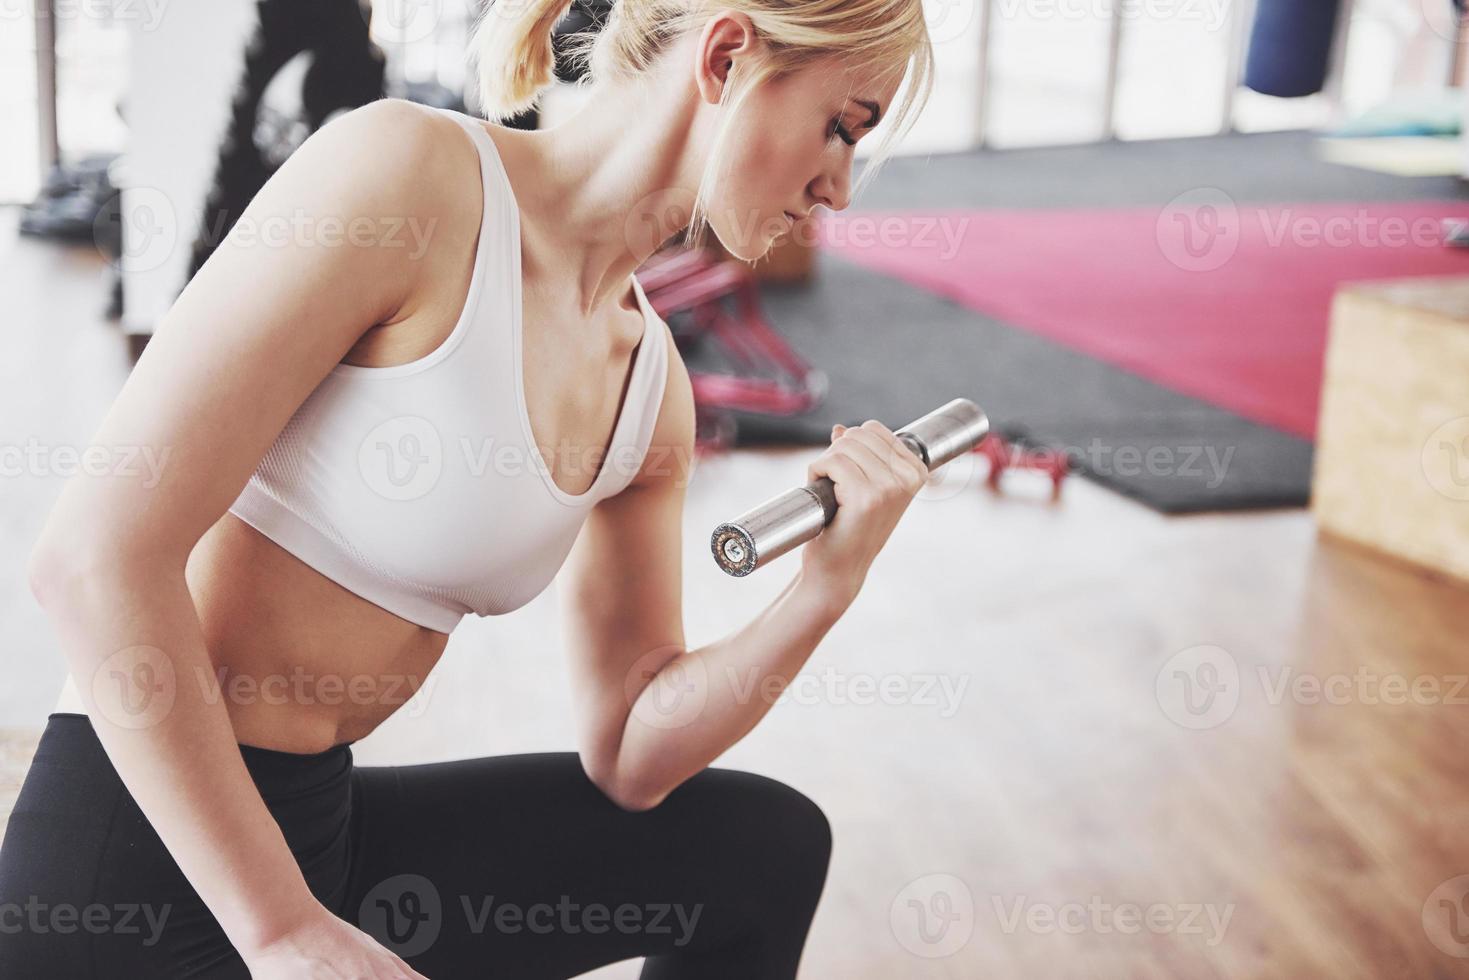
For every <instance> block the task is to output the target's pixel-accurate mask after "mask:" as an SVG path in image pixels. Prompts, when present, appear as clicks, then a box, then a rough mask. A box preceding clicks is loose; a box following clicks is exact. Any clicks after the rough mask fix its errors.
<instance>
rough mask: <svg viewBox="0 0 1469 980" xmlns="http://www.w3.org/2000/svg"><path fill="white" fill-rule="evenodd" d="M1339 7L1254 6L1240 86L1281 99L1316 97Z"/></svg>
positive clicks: (1262, 2)
mask: <svg viewBox="0 0 1469 980" xmlns="http://www.w3.org/2000/svg"><path fill="white" fill-rule="evenodd" d="M1340 7H1341V4H1340V0H1259V3H1258V4H1257V5H1256V7H1255V23H1254V24H1253V25H1252V27H1251V29H1250V48H1249V54H1248V56H1247V57H1246V59H1245V77H1244V83H1245V86H1246V87H1247V88H1251V89H1254V90H1255V91H1256V92H1259V93H1261V94H1262V95H1275V96H1279V97H1281V98H1286V99H1291V98H1298V97H1300V96H1303V95H1314V94H1315V93H1317V92H1319V91H1321V87H1322V86H1323V85H1324V84H1325V83H1326V74H1327V72H1328V70H1329V69H1330V67H1331V66H1330V61H1331V39H1332V36H1333V35H1334V33H1335V31H1336V18H1337V15H1338V11H1339V10H1340Z"/></svg>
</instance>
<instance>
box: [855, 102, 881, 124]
mask: <svg viewBox="0 0 1469 980" xmlns="http://www.w3.org/2000/svg"><path fill="white" fill-rule="evenodd" d="M847 101H848V102H855V103H857V104H858V105H860V106H861V107H862V108H864V109H866V110H867V111H868V112H869V113H871V115H870V116H869V117H868V119H867V121H866V122H865V123H863V124H862V128H864V129H871V128H873V127H874V126H876V125H877V121H878V120H879V119H881V118H882V110H881V109H880V108H878V105H877V103H876V102H874V101H872V100H871V99H848V100H847Z"/></svg>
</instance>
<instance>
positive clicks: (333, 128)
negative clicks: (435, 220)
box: [295, 98, 478, 214]
mask: <svg viewBox="0 0 1469 980" xmlns="http://www.w3.org/2000/svg"><path fill="white" fill-rule="evenodd" d="M308 147H309V148H310V149H311V153H310V157H311V158H312V159H313V160H315V161H316V162H317V163H319V164H320V165H330V166H332V168H333V170H334V171H335V172H334V173H333V174H332V178H331V179H332V180H333V181H334V182H340V181H344V180H346V181H356V182H360V183H363V184H367V185H370V186H372V187H374V188H376V190H377V192H378V194H377V196H378V197H379V199H380V200H381V202H382V203H383V204H384V205H390V206H397V207H400V208H402V209H404V211H403V213H406V214H422V213H424V212H433V211H436V210H438V207H436V206H442V207H445V208H448V207H451V206H454V205H456V204H458V203H460V202H457V201H454V200H452V199H451V198H452V196H453V195H454V193H462V192H463V187H464V181H462V180H457V181H456V180H454V179H453V178H455V177H461V178H462V176H463V172H464V168H465V166H466V161H474V163H473V166H474V168H475V169H476V170H478V162H477V156H478V151H477V149H476V148H475V146H474V144H473V141H472V140H471V139H470V137H469V134H468V133H466V132H465V131H464V128H463V127H462V126H460V125H459V123H457V122H455V121H454V120H453V119H450V118H448V117H447V116H446V115H445V114H444V113H442V112H440V111H438V110H437V109H434V108H432V107H430V106H425V105H419V104H418V103H416V102H410V101H408V100H406V99H399V98H383V99H377V100H374V101H372V102H368V103H366V104H365V105H361V106H357V107H356V108H354V109H350V110H348V111H347V112H344V113H342V114H341V115H339V116H335V117H333V118H332V119H331V120H330V121H329V122H327V123H326V125H324V126H322V127H321V128H320V129H319V130H317V131H316V132H315V133H313V134H312V135H311V137H310V138H309V139H308V140H307V141H306V142H305V143H303V144H302V146H301V148H300V149H299V150H297V152H296V154H295V155H296V156H300V155H302V153H303V152H304V151H307V149H308Z"/></svg>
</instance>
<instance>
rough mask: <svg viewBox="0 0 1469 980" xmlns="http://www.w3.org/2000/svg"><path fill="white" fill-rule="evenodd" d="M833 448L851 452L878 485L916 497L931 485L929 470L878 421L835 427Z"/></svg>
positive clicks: (870, 420)
mask: <svg viewBox="0 0 1469 980" xmlns="http://www.w3.org/2000/svg"><path fill="white" fill-rule="evenodd" d="M843 437H845V439H844V438H843ZM832 448H833V449H834V450H836V451H838V452H842V451H850V453H851V455H852V456H853V457H854V458H855V459H856V460H857V462H858V464H859V465H860V466H861V467H862V470H863V472H864V473H866V474H867V477H868V479H870V480H871V481H872V482H874V483H876V484H879V485H890V486H893V487H896V488H899V489H901V490H903V491H904V492H906V493H908V494H909V495H912V494H914V493H917V492H918V491H919V490H920V489H922V488H923V486H924V484H926V483H927V482H928V477H929V472H928V467H926V466H924V465H923V461H922V460H921V459H919V458H918V455H917V454H916V453H914V452H913V450H912V449H910V448H908V446H906V445H905V444H904V443H903V442H902V440H900V439H899V438H898V437H897V435H895V434H894V433H893V431H892V430H891V429H889V428H888V427H887V426H885V425H883V424H882V423H881V422H879V421H877V420H876V419H868V420H867V421H866V422H864V423H862V425H861V426H858V427H856V428H848V427H846V426H842V425H838V426H836V427H834V429H833V440H832Z"/></svg>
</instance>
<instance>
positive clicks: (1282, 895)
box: [0, 226, 1469, 980]
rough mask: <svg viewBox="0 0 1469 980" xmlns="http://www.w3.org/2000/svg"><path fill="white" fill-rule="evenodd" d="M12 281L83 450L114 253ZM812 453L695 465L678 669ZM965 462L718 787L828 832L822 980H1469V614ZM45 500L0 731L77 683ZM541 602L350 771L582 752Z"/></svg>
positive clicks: (27, 417)
mask: <svg viewBox="0 0 1469 980" xmlns="http://www.w3.org/2000/svg"><path fill="white" fill-rule="evenodd" d="M7 227H8V226H0V230H3V229H4V228H7ZM6 251H8V253H9V254H8V256H5V255H4V253H5V252H6ZM0 257H4V258H5V261H4V262H3V263H0V281H3V284H4V287H5V288H4V293H3V295H4V297H5V298H6V301H7V302H8V304H9V310H10V312H11V313H12V316H10V317H7V319H6V320H5V328H6V333H5V343H6V345H7V356H6V357H5V358H4V360H3V365H4V366H3V369H0V370H3V372H4V373H3V377H0V380H3V390H0V425H3V426H4V429H3V431H0V442H4V443H10V444H13V443H15V442H17V441H19V440H20V439H23V438H24V437H25V436H27V435H34V436H35V437H36V438H38V439H40V440H43V441H51V442H56V443H66V442H68V441H70V442H76V441H78V440H81V441H83V444H84V440H85V438H86V436H87V435H88V434H89V433H90V431H91V428H90V427H91V426H92V425H94V424H95V422H96V420H97V419H98V418H100V413H101V412H102V411H103V410H104V409H105V407H106V404H107V403H108V400H109V398H110V397H111V395H112V393H114V392H115V390H116V386H117V385H118V384H119V383H120V381H121V377H122V376H123V372H125V370H126V368H125V356H123V353H122V352H123V351H124V349H125V347H124V345H123V344H122V343H121V340H120V338H118V337H117V336H116V333H115V330H114V328H113V327H112V326H111V325H109V324H107V323H105V322H103V321H101V320H100V319H99V318H98V315H97V314H98V311H100V309H101V306H102V288H103V285H104V282H105V280H104V279H103V277H102V275H101V271H100V269H99V267H98V262H97V261H96V260H95V256H92V257H91V258H90V259H89V258H88V257H87V256H86V255H85V254H84V253H83V254H78V253H76V252H74V251H67V250H58V249H56V248H54V247H52V246H42V245H38V244H36V243H33V242H29V241H22V242H20V243H19V244H18V245H17V244H15V243H14V242H13V241H10V240H9V239H8V238H6V239H4V240H3V244H0ZM17 314H18V315H17ZM120 365H121V366H120ZM885 421H888V422H890V423H895V422H901V421H905V420H885ZM809 456H810V453H809V451H802V450H797V451H769V452H758V453H756V452H741V453H738V454H736V455H732V456H727V457H721V458H707V459H705V460H703V461H701V463H700V465H699V467H698V470H697V473H696V476H695V479H694V481H693V483H692V485H691V487H690V490H689V497H688V508H687V514H686V521H685V532H686V534H685V551H684V555H685V582H686V585H685V589H686V620H687V627H688V637H689V640H690V642H691V643H692V644H694V645H699V644H702V643H705V642H708V641H711V640H713V639H716V638H718V637H720V636H722V635H724V634H725V633H726V632H729V631H732V630H735V629H737V628H739V627H740V626H741V625H743V624H744V623H745V622H746V621H748V620H749V619H750V618H751V617H753V616H754V615H756V613H757V612H758V611H759V610H760V609H761V608H762V607H763V606H764V605H765V604H766V603H767V602H768V601H769V600H770V599H771V598H772V597H773V596H774V595H775V594H776V593H777V592H779V590H780V589H781V587H782V585H783V584H784V582H785V580H786V578H787V576H788V575H789V574H790V571H791V566H789V565H785V564H784V562H786V561H794V558H786V559H782V560H780V561H778V562H776V563H774V564H772V565H771V566H770V567H769V568H768V569H764V570H762V571H760V572H758V573H757V574H755V575H753V576H750V577H749V578H746V579H731V578H729V577H727V576H725V575H723V574H722V573H721V572H719V571H718V570H717V569H716V568H715V567H714V564H713V562H712V560H711V559H710V557H709V555H708V546H707V540H708V533H709V530H710V528H712V527H713V525H715V524H716V523H718V522H719V521H720V520H724V519H727V518H728V517H730V516H731V515H733V514H736V513H739V512H740V511H742V510H744V509H746V508H748V507H749V506H751V505H752V504H753V503H756V502H759V501H760V500H763V499H765V498H766V497H767V496H769V495H771V494H773V493H775V492H777V491H779V490H782V489H784V488H786V487H787V486H790V485H792V484H794V483H799V482H803V480H802V477H803V474H804V466H805V462H806V460H807V459H808V458H809ZM974 466H975V468H974V469H973V470H969V471H965V470H964V468H962V467H960V465H959V464H957V463H956V464H954V466H952V467H951V470H952V472H951V473H950V479H949V480H948V481H946V482H944V483H940V484H939V485H937V486H935V487H932V488H930V489H929V490H927V491H925V492H924V494H923V495H921V496H920V498H919V500H918V501H917V502H915V504H914V505H913V507H912V508H911V509H910V511H909V512H908V514H907V515H906V516H905V517H904V518H903V521H902V523H901V524H900V525H899V527H898V529H897V531H896V532H895V535H894V539H893V540H892V542H891V543H890V545H889V546H888V548H887V549H886V550H885V551H884V552H883V554H882V555H881V556H880V558H879V560H878V562H877V564H876V565H875V566H874V568H873V569H872V572H871V574H870V576H869V578H868V581H867V586H866V590H865V592H864V593H863V595H862V596H861V597H860V599H859V600H858V602H857V604H856V605H855V606H854V607H853V608H852V610H851V611H850V612H849V613H848V614H847V616H846V617H845V618H844V619H843V620H842V621H841V622H840V623H839V624H838V625H837V626H836V628H835V629H833V630H832V632H831V633H830V634H829V635H828V636H827V638H826V640H825V641H824V642H823V643H822V645H821V646H820V647H819V648H818V650H817V651H816V653H815V655H814V656H813V657H812V659H811V661H810V662H809V664H808V666H807V669H806V672H805V674H804V675H803V677H804V680H803V681H802V683H801V684H800V685H798V686H797V687H796V688H795V689H794V692H793V696H788V697H789V699H788V700H787V701H785V702H784V703H781V704H779V705H777V706H776V707H775V708H774V709H773V710H772V712H771V713H770V715H768V716H767V718H766V719H765V720H764V722H762V724H761V725H760V726H758V727H757V728H756V729H755V730H754V731H753V732H752V733H751V734H750V735H749V736H748V737H747V738H745V739H744V740H743V741H742V742H741V743H740V744H738V745H736V746H735V747H734V748H732V749H731V750H730V751H729V752H728V753H726V755H725V756H723V757H722V758H721V759H720V760H719V761H718V763H717V765H720V766H728V767H734V768H743V769H749V770H753V771H758V772H762V773H765V774H768V775H772V776H775V777H777V778H780V779H783V780H785V781H787V782H789V783H791V784H793V785H795V786H797V787H799V788H800V789H802V790H803V791H805V792H806V793H807V794H808V795H810V796H811V797H813V798H814V799H815V800H816V801H817V802H818V803H820V804H821V806H822V807H823V808H824V809H825V811H826V813H827V814H828V816H829V817H830V818H831V822H832V824H833V827H834V830H835V841H836V843H835V852H834V855H833V860H832V868H831V874H830V877H829V879H828V882H827V888H826V891H825V893H824V895H823V898H822V903H821V906H820V908H819V910H818V912H817V916H816V921H815V924H814V925H813V927H812V931H811V935H810V940H809V943H808V946H807V952H806V955H805V959H804V960H803V969H802V976H804V977H811V978H840V980H891V978H899V977H902V978H908V977H913V978H939V977H946V978H961V977H962V978H971V977H993V978H1017V980H1019V978H1024V980H1031V978H1038V977H1045V978H1072V977H1076V978H1080V977H1097V978H1109V980H1110V978H1214V977H1221V978H1222V977H1239V978H1282V980H1285V978H1302V977H1330V978H1334V980H1347V978H1384V977H1401V978H1425V977H1429V978H1436V977H1460V976H1463V977H1469V877H1466V878H1463V879H1460V880H1458V881H1455V880H1454V879H1456V878H1458V876H1461V875H1469V833H1466V829H1469V752H1466V751H1465V748H1466V745H1469V685H1466V684H1465V677H1466V674H1469V655H1466V654H1469V650H1466V642H1465V637H1466V636H1469V590H1466V589H1465V588H1464V587H1462V586H1455V585H1451V584H1447V583H1443V582H1436V581H1433V580H1431V579H1429V578H1427V577H1425V576H1422V575H1420V574H1418V573H1416V572H1414V571H1411V570H1408V569H1405V568H1402V567H1400V566H1397V565H1394V564H1391V563H1388V562H1385V561H1383V560H1380V559H1378V558H1375V557H1373V556H1371V555H1368V554H1364V553H1362V552H1359V551H1356V550H1353V549H1350V548H1346V547H1343V546H1339V545H1336V544H1333V543H1332V542H1330V541H1325V540H1321V539H1319V538H1318V536H1317V535H1316V533H1315V531H1314V528H1313V526H1312V524H1311V521H1310V519H1309V515H1308V514H1306V513H1305V512H1302V511H1281V512H1272V513H1257V514H1249V515H1227V516H1226V515H1204V516H1195V517H1188V518H1165V517H1162V516H1159V515H1157V514H1154V513H1152V512H1150V511H1148V510H1146V509H1144V508H1142V507H1140V506H1138V505H1136V504H1134V503H1131V502H1129V501H1127V500H1125V499H1123V498H1121V497H1119V496H1116V495H1114V494H1112V493H1109V492H1107V491H1104V490H1101V489H1099V488H1096V487H1094V486H1092V485H1089V484H1087V483H1084V482H1081V481H1076V482H1073V483H1071V484H1070V485H1068V486H1067V488H1066V492H1065V497H1064V499H1063V500H1062V501H1061V502H1060V503H1059V504H1057V505H1052V504H1050V503H1048V502H1046V501H1045V500H1044V499H1043V497H1044V492H1043V490H1042V488H1040V487H1038V486H1035V485H1026V484H1024V483H1023V481H1021V480H1017V482H1016V483H1015V484H1014V485H1013V488H1012V493H1010V494H1009V495H1007V496H1004V497H996V496H992V495H991V494H989V493H988V492H986V491H985V490H983V489H982V486H981V482H982V481H981V479H980V477H981V475H982V473H981V471H980V468H981V467H982V464H979V463H978V462H977V461H976V462H975V464H974ZM58 486H59V484H58V483H56V482H55V481H54V480H49V479H44V478H38V477H33V476H30V475H25V476H22V477H19V478H15V477H9V478H4V479H0V493H3V494H4V507H3V510H0V589H3V593H0V603H3V605H0V609H3V611H4V613H5V619H4V624H5V625H4V629H5V634H4V650H5V652H6V655H7V663H6V671H5V677H6V684H5V685H4V689H3V691H0V726H9V727H15V728H22V729H24V728H33V727H35V726H38V725H39V724H41V723H42V722H43V721H44V715H45V711H46V709H47V708H48V707H49V704H50V701H51V699H52V698H53V697H54V695H55V692H56V690H57V689H58V688H59V685H60V666H59V660H58V659H57V658H56V656H55V651H54V645H53V644H52V642H51V640H50V637H49V633H48V631H47V628H46V626H45V623H44V621H43V620H42V618H41V617H40V615H39V613H38V612H37V611H36V610H35V609H34V608H33V603H32V602H31V601H30V599H29V596H28V594H27V593H26V592H25V590H24V589H23V588H22V587H21V574H20V568H21V562H22V558H23V555H24V553H25V550H26V547H27V545H28V542H29V540H30V536H31V535H33V534H34V532H35V530H36V529H37V528H39V524H40V520H41V518H42V516H44V510H45V508H46V506H47V505H48V502H49V500H50V498H51V497H52V496H54V493H55V491H56V489H57V487H58ZM555 588H556V586H555V585H554V584H553V585H552V587H551V588H550V589H549V590H548V591H547V592H546V593H544V594H543V595H541V596H539V597H537V599H535V600H534V601H533V602H531V603H530V604H529V605H528V606H526V607H524V608H523V609H521V610H519V611H517V612H516V613H514V614H512V615H509V616H504V617H499V618H495V619H487V620H476V619H472V618H471V619H469V620H466V621H465V623H464V625H463V626H462V627H461V629H460V631H459V632H458V633H456V634H455V637H454V640H453V641H452V643H451V644H450V647H449V651H448V653H447V655H446V658H445V661H444V662H443V663H442V665H441V666H440V667H439V669H438V670H437V671H436V672H435V675H434V677H433V678H432V679H431V682H430V684H429V685H428V686H427V687H426V688H425V690H424V691H423V692H421V695H420V698H419V699H417V700H415V701H414V702H413V703H411V704H410V705H409V706H408V708H406V709H404V711H403V712H402V713H400V715H399V716H397V717H395V718H393V719H391V720H390V721H389V722H388V723H387V724H386V725H385V726H383V728H381V729H380V730H379V731H378V732H376V733H374V734H373V735H372V736H371V737H370V738H368V739H366V740H364V741H363V742H361V743H359V744H358V746H357V759H358V761H359V762H361V763H363V764H374V763H387V762H412V761H429V760H438V759H450V758H456V757H462V756H467V755H476V754H486V753H504V752H521V751H536V750H542V749H566V748H571V747H572V740H571V735H570V731H571V727H570V726H571V718H570V712H569V705H568V698H567V694H566V689H565V668H564V664H563V662H562V659H561V657H560V654H559V644H560V635H559V627H558V623H557V620H556V616H555V613H556V596H555ZM12 682H13V683H12ZM807 682H809V683H807ZM864 684H865V685H869V687H867V688H863V687H862V686H861V685H864ZM1313 684H1315V685H1317V687H1316V688H1315V689H1314V690H1315V691H1316V695H1315V696H1314V697H1313V696H1312V695H1313V688H1312V685H1313ZM1322 688H1324V691H1325V693H1324V694H1323V693H1320V692H1321V689H1322ZM871 691H878V692H881V691H885V692H886V696H878V697H875V698H874V697H867V698H864V697H862V695H863V694H864V693H866V692H871ZM1415 691H1416V695H1415V694H1414V692H1415ZM1404 692H1406V693H1407V695H1408V697H1407V703H1400V702H1401V701H1402V700H1403V699H1402V697H1401V695H1402V694H1403V693H1404ZM4 785H5V783H4V780H3V778H0V787H3V786H4ZM5 802H6V801H4V800H0V806H3V805H4V803H5ZM1451 954H1456V955H1451ZM636 975H637V964H636V963H635V962H628V963H623V964H618V965H614V966H610V967H607V968H605V969H603V970H599V971H596V972H595V973H594V974H591V976H595V977H598V978H601V980H610V978H632V977H635V976H636Z"/></svg>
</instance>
